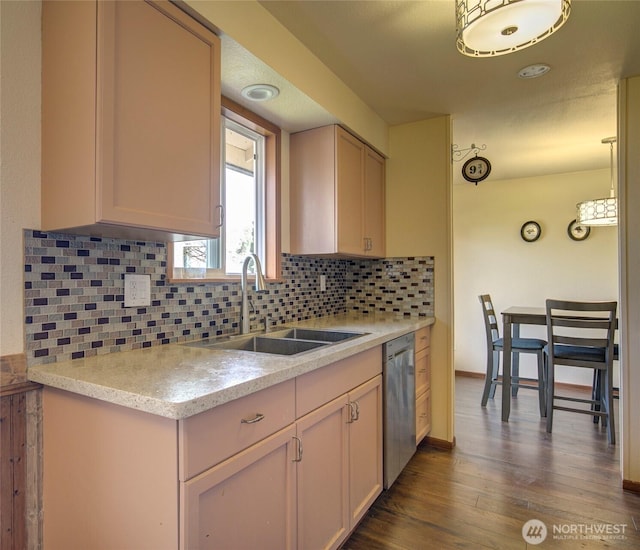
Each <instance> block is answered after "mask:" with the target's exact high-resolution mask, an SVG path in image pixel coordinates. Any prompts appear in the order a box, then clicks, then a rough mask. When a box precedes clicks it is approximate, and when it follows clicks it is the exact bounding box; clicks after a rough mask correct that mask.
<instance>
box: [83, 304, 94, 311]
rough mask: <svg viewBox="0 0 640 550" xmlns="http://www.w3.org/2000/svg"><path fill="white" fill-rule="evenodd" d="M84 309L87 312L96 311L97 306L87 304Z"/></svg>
mask: <svg viewBox="0 0 640 550" xmlns="http://www.w3.org/2000/svg"><path fill="white" fill-rule="evenodd" d="M84 309H85V311H91V310H94V309H96V304H85V305H84Z"/></svg>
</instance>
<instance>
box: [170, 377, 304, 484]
mask: <svg viewBox="0 0 640 550" xmlns="http://www.w3.org/2000/svg"><path fill="white" fill-rule="evenodd" d="M294 414H295V381H294V380H287V381H286V382H282V383H281V384H278V385H276V386H272V387H270V388H266V389H264V390H260V391H258V392H256V393H253V394H251V395H247V396H246V397H241V398H240V399H236V400H234V401H230V402H229V403H225V404H224V405H220V406H219V407H215V408H214V409H211V410H209V411H206V412H203V413H200V414H197V415H195V416H191V417H189V418H185V419H184V420H181V421H180V424H179V426H180V429H179V453H180V481H186V480H187V479H189V478H191V477H193V476H194V475H196V474H199V473H200V472H203V471H204V470H206V469H207V468H209V467H211V466H213V465H214V464H217V463H219V462H221V461H223V460H224V459H226V458H228V457H230V456H232V455H234V454H236V453H237V452H239V451H241V450H243V449H246V448H247V447H249V446H250V445H253V444H254V443H256V442H257V441H260V440H261V439H264V438H265V437H267V436H269V435H271V434H272V433H275V432H276V431H278V430H279V429H281V428H283V427H285V426H286V425H288V424H291V423H292V422H293V421H294V420H295V416H294ZM256 419H257V420H256ZM252 420H254V422H251V421H252ZM243 421H244V422H243ZM247 421H248V422H247Z"/></svg>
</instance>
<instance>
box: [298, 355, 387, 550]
mask: <svg viewBox="0 0 640 550" xmlns="http://www.w3.org/2000/svg"><path fill="white" fill-rule="evenodd" d="M381 370H382V350H381V348H375V349H372V350H369V351H366V352H363V353H360V354H358V355H355V356H353V357H350V358H348V359H345V360H342V361H339V362H337V363H334V364H333V365H330V366H328V367H325V368H323V369H318V370H317V371H313V372H311V373H308V374H306V375H303V376H301V377H299V378H298V379H297V380H296V410H297V414H298V416H299V418H298V420H297V421H296V424H297V426H298V437H299V438H300V444H301V448H302V457H301V461H300V462H299V463H298V548H299V549H300V548H318V549H330V548H337V547H339V545H340V544H341V543H342V542H344V540H345V539H346V537H347V536H348V535H349V533H350V532H351V531H352V530H353V528H354V527H355V526H356V525H357V523H358V522H359V521H360V519H361V518H362V516H363V515H364V514H365V512H366V511H367V510H368V509H369V507H370V506H371V505H372V504H373V502H374V500H375V499H376V498H377V496H378V495H379V494H380V493H381V492H382V375H381V374H380V373H381ZM340 390H343V391H344V393H342V394H340V393H339V392H340ZM329 398H330V399H331V401H329V402H326V400H327V399H329ZM318 405H320V406H318ZM316 407H317V408H316ZM309 410H310V411H311V412H308V413H306V412H307V411H309ZM301 413H306V414H304V415H303V416H300V415H301Z"/></svg>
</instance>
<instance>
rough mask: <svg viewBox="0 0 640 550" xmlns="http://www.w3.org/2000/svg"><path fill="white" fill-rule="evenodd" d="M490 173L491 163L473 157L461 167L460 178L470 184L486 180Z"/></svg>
mask: <svg viewBox="0 0 640 550" xmlns="http://www.w3.org/2000/svg"><path fill="white" fill-rule="evenodd" d="M490 173H491V163H490V162H489V161H488V160H487V159H486V158H484V157H478V156H475V157H473V158H471V159H469V160H468V161H467V162H465V163H464V164H463V165H462V177H463V178H464V179H466V180H467V181H470V182H471V183H475V184H476V185H478V182H480V181H483V180H485V179H487V177H488V176H489V174H490Z"/></svg>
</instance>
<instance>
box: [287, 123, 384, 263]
mask: <svg viewBox="0 0 640 550" xmlns="http://www.w3.org/2000/svg"><path fill="white" fill-rule="evenodd" d="M290 143H291V145H290V159H291V160H290V163H291V187H290V205H291V252H292V253H293V254H337V255H344V256H365V257H366V256H371V257H384V253H385V245H384V235H385V223H384V193H385V191H384V185H385V160H384V158H383V157H382V156H380V155H379V154H378V153H376V152H375V151H374V150H373V149H371V148H370V147H369V146H368V145H366V144H365V143H363V142H362V141H360V140H359V139H357V138H356V137H354V136H352V135H351V134H350V133H349V132H347V131H346V130H344V129H343V128H341V127H340V126H324V127H321V128H316V129H313V130H307V131H305V132H300V133H296V134H293V135H292V136H291V142H290Z"/></svg>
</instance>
